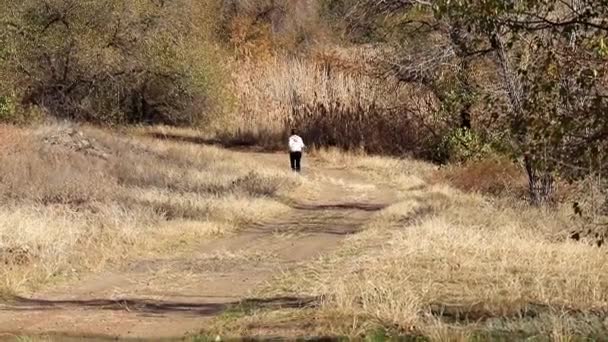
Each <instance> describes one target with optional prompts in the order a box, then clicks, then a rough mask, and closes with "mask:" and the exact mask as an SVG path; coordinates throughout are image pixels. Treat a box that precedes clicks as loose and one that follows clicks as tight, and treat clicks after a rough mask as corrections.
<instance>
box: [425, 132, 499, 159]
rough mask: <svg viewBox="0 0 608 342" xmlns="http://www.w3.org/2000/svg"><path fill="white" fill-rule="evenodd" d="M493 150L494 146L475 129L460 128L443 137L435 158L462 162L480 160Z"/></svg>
mask: <svg viewBox="0 0 608 342" xmlns="http://www.w3.org/2000/svg"><path fill="white" fill-rule="evenodd" d="M491 152H492V146H491V145H490V144H489V143H487V142H485V141H484V139H483V138H482V137H481V136H480V135H478V134H476V133H475V132H474V131H472V130H470V129H466V128H458V129H455V130H453V131H451V132H450V133H449V134H447V135H446V136H444V137H443V139H442V140H441V142H440V143H439V145H438V146H437V152H436V156H435V159H436V160H437V161H440V162H447V161H449V162H453V163H462V162H466V161H470V160H480V159H482V158H484V157H486V156H488V155H489V154H490V153H491Z"/></svg>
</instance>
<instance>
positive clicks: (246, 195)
mask: <svg viewBox="0 0 608 342" xmlns="http://www.w3.org/2000/svg"><path fill="white" fill-rule="evenodd" d="M75 128H76V129H74V128H73V127H71V126H69V125H66V124H55V125H51V126H48V125H47V126H42V127H39V128H35V129H34V128H32V129H22V130H19V129H15V128H12V127H2V128H1V130H2V133H3V135H2V137H3V138H4V139H3V142H2V149H0V203H1V206H0V265H2V266H3V267H0V293H5V294H7V293H13V292H21V291H26V290H30V289H33V288H35V287H36V286H38V285H41V284H46V283H49V282H52V281H56V280H60V279H63V278H65V277H71V276H72V275H74V274H76V273H79V272H83V271H87V270H94V269H98V268H100V267H103V266H104V265H105V264H106V263H108V262H113V263H116V262H120V261H121V260H123V259H124V258H126V257H128V256H133V255H134V254H141V253H158V252H162V251H165V250H167V249H168V248H177V247H180V246H181V247H183V246H188V245H192V244H193V243H196V242H197V241H199V240H200V239H204V238H210V237H213V236H216V235H221V234H225V233H228V232H232V231H235V230H237V229H238V228H239V227H241V226H243V225H245V224H248V223H251V222H260V221H264V220H266V219H269V218H270V217H274V216H276V215H277V214H278V213H282V212H285V211H287V210H289V208H288V207H287V206H286V205H284V204H281V202H280V201H278V197H280V196H285V194H286V193H287V191H288V190H289V189H292V188H294V187H297V186H299V184H300V180H299V179H298V178H297V177H294V176H293V175H292V174H290V173H287V172H284V171H279V169H278V168H277V167H274V166H273V165H258V164H257V163H255V162H253V161H251V160H249V159H248V158H247V157H246V156H245V155H243V154H239V155H237V154H236V153H232V152H228V151H226V150H221V149H219V148H215V147H210V146H203V145H199V144H191V143H185V142H178V141H170V140H159V139H152V138H147V137H144V136H142V135H141V134H130V133H129V134H127V133H119V132H107V131H102V130H98V129H93V128H78V127H75ZM4 133H6V134H4ZM136 133H141V132H136ZM172 133H174V134H181V132H180V131H173V132H172ZM192 134H193V133H192V132H184V134H183V135H184V136H188V135H192ZM9 136H10V139H8V138H7V137H9Z"/></svg>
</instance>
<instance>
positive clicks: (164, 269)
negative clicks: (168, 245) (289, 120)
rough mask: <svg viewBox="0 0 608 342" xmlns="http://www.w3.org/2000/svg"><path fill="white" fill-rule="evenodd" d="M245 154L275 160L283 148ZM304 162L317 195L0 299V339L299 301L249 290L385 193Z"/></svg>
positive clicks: (197, 325) (177, 330) (198, 322)
mask: <svg viewBox="0 0 608 342" xmlns="http://www.w3.org/2000/svg"><path fill="white" fill-rule="evenodd" d="M255 158H256V160H259V162H261V163H276V164H281V165H284V164H285V163H284V162H285V161H284V160H283V159H284V156H283V155H274V154H261V153H260V154H256V157H255ZM311 164H312V166H311V167H310V168H309V169H308V170H306V172H307V173H306V174H304V175H303V177H311V178H315V179H316V181H315V183H316V184H318V185H320V190H321V191H320V195H318V196H317V197H316V198H312V199H308V200H300V199H299V200H297V201H296V203H293V204H292V207H293V210H292V211H291V212H290V214H288V215H287V216H286V217H277V218H275V219H274V220H272V221H270V222H267V223H261V224H258V225H253V226H250V227H246V228H245V229H243V230H241V231H239V232H238V233H236V234H234V235H230V236H226V237H222V238H220V239H215V240H211V241H208V242H204V243H201V245H200V247H198V248H197V249H196V251H195V252H194V253H191V254H188V255H182V254H180V255H179V256H175V257H171V258H162V259H148V260H136V261H133V262H131V263H130V264H129V265H128V266H127V267H125V268H124V269H119V270H112V271H108V272H107V273H104V274H97V275H93V276H90V277H88V278H86V279H84V280H82V281H78V282H74V283H70V284H66V285H63V286H60V287H56V288H53V289H51V290H48V291H45V292H43V293H38V294H36V295H34V296H32V297H30V298H18V299H16V300H15V301H13V302H11V303H9V304H0V339H2V337H6V336H11V334H14V335H30V334H33V335H38V334H50V335H58V336H83V337H94V336H99V337H104V336H105V337H125V338H126V337H136V338H179V337H183V336H185V335H188V334H195V333H197V332H199V331H200V330H201V329H203V328H205V325H206V324H207V323H208V322H209V320H210V319H211V318H212V317H214V316H217V315H219V314H221V313H222V312H223V311H224V310H225V309H226V308H228V307H230V306H231V305H234V304H236V303H239V302H241V301H249V302H251V303H254V304H256V305H260V306H270V307H288V306H297V305H301V304H302V302H303V301H305V299H302V298H271V299H263V300H261V299H256V298H255V297H254V290H255V289H256V288H257V287H258V286H260V285H263V284H264V283H265V282H268V281H270V280H271V279H272V277H273V275H276V274H277V273H278V272H282V271H285V270H288V269H292V268H294V267H298V265H299V263H300V262H304V261H306V260H309V259H311V258H316V257H318V256H320V255H322V254H324V253H328V252H330V251H332V250H334V249H335V248H337V247H338V246H339V245H340V243H341V241H342V240H343V239H344V238H345V237H347V236H348V235H350V234H354V233H356V232H358V231H359V230H360V229H361V227H362V225H364V224H365V223H366V222H368V220H369V219H370V217H371V215H373V214H374V213H375V212H377V211H379V210H381V209H382V208H384V207H385V206H387V205H388V204H390V203H392V202H393V198H392V196H391V193H390V191H389V190H388V189H386V188H382V187H380V186H377V185H376V184H373V183H372V182H371V181H369V180H367V179H365V177H362V176H358V175H356V174H354V173H351V172H349V171H346V170H335V169H333V170H332V169H322V168H315V167H314V164H315V163H314V162H311ZM296 197H297V196H296Z"/></svg>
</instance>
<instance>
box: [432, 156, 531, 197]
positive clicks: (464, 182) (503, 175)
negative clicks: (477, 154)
mask: <svg viewBox="0 0 608 342" xmlns="http://www.w3.org/2000/svg"><path fill="white" fill-rule="evenodd" d="M435 177H436V180H438V181H447V182H448V183H450V184H451V185H453V186H454V187H456V188H458V189H460V190H463V191H467V192H479V193H484V194H490V195H494V196H507V195H512V196H515V197H523V196H525V193H526V190H527V181H526V174H525V172H524V169H523V168H522V167H521V165H518V164H517V163H515V162H513V161H512V160H510V159H509V158H506V157H502V156H496V155H493V156H488V157H486V158H484V159H477V160H469V161H468V162H466V163H463V164H460V165H452V166H448V167H446V168H442V169H440V170H439V171H438V172H437V173H436V174H435Z"/></svg>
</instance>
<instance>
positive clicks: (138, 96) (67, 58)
mask: <svg viewBox="0 0 608 342" xmlns="http://www.w3.org/2000/svg"><path fill="white" fill-rule="evenodd" d="M203 3H204V2H203ZM5 6H8V11H7V13H10V14H11V17H3V15H2V14H0V22H3V23H4V22H9V23H10V24H9V25H8V26H6V25H4V24H3V30H4V28H5V27H7V28H8V30H7V31H6V32H4V35H3V37H4V38H3V39H2V40H3V41H5V42H6V45H7V48H6V49H5V55H6V56H5V57H4V62H3V63H0V75H4V76H3V78H7V79H6V80H3V81H6V82H8V83H9V88H13V89H14V90H15V92H16V93H18V94H22V96H21V98H19V99H18V101H19V102H20V103H23V104H24V105H26V106H37V107H41V108H43V109H45V110H46V111H47V112H48V113H50V114H51V115H53V116H56V117H60V118H68V119H75V120H84V121H92V122H98V123H135V122H146V123H151V122H155V123H168V124H176V125H179V124H197V123H200V122H201V121H202V120H203V119H204V115H205V114H206V113H208V112H210V111H211V110H212V109H214V105H215V103H214V102H215V99H216V98H217V96H215V95H217V94H216V93H214V92H215V91H216V90H215V89H216V88H219V87H221V85H220V82H219V80H220V79H221V78H220V77H218V75H217V73H216V72H214V69H213V67H210V65H211V64H214V63H215V61H214V59H213V56H212V54H213V53H212V51H213V49H212V47H211V46H210V45H209V43H208V42H207V39H206V36H205V34H204V30H206V29H207V28H206V27H205V26H204V25H199V24H198V22H197V19H198V15H199V14H200V12H202V11H204V9H205V6H204V5H202V4H198V3H197V4H196V5H193V4H192V3H191V2H190V1H187V0H178V1H171V2H164V1H162V2H152V1H135V3H134V4H132V5H128V8H127V5H126V4H125V3H123V2H122V1H115V0H101V1H98V0H95V1H92V0H85V1H73V0H54V1H42V0H26V1H9V2H8V4H7V5H5ZM186 9H188V10H186ZM5 112H6V110H5Z"/></svg>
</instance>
